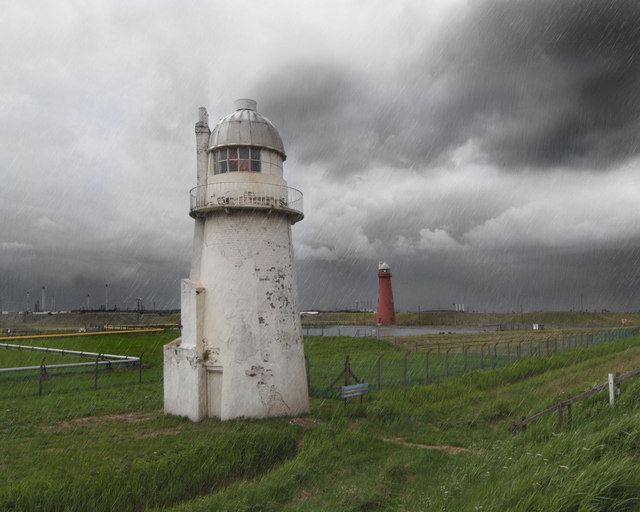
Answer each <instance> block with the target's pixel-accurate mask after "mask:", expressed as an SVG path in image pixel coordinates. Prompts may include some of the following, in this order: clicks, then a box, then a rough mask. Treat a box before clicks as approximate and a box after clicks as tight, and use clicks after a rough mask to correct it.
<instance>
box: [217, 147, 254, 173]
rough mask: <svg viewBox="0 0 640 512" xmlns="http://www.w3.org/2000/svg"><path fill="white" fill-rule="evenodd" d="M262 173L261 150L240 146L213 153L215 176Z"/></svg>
mask: <svg viewBox="0 0 640 512" xmlns="http://www.w3.org/2000/svg"><path fill="white" fill-rule="evenodd" d="M226 172H260V148H252V147H248V146H238V147H229V148H222V149H217V150H215V151H214V152H213V174H224V173H226Z"/></svg>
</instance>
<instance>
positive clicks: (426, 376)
mask: <svg viewBox="0 0 640 512" xmlns="http://www.w3.org/2000/svg"><path fill="white" fill-rule="evenodd" d="M432 350H433V349H432V348H430V349H429V350H427V353H426V355H425V362H424V385H425V386H426V385H427V384H428V383H429V353H430V352H431V351H432Z"/></svg>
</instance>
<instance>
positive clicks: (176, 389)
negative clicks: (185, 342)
mask: <svg viewBox="0 0 640 512" xmlns="http://www.w3.org/2000/svg"><path fill="white" fill-rule="evenodd" d="M181 342H182V339H181V338H178V339H176V340H174V341H172V342H171V343H169V344H168V345H165V346H164V348H163V351H164V412H166V413H168V414H175V415H176V416H186V417H187V418H189V419H190V420H191V421H201V420H203V419H205V418H206V417H207V402H206V393H204V392H203V391H204V390H205V383H206V379H205V377H206V371H205V367H204V364H203V360H202V356H201V355H200V354H199V353H198V351H197V350H196V349H195V348H193V347H183V346H181Z"/></svg>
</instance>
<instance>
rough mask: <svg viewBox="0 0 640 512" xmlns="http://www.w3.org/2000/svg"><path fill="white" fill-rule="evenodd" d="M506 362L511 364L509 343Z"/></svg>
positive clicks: (508, 344) (509, 344)
mask: <svg viewBox="0 0 640 512" xmlns="http://www.w3.org/2000/svg"><path fill="white" fill-rule="evenodd" d="M507 362H508V363H511V343H507Z"/></svg>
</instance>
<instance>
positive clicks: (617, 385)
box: [616, 372, 620, 397]
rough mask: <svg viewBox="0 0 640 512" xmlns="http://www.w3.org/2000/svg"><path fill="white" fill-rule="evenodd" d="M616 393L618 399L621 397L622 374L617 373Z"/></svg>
mask: <svg viewBox="0 0 640 512" xmlns="http://www.w3.org/2000/svg"><path fill="white" fill-rule="evenodd" d="M616 391H617V394H618V397H620V372H616Z"/></svg>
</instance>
